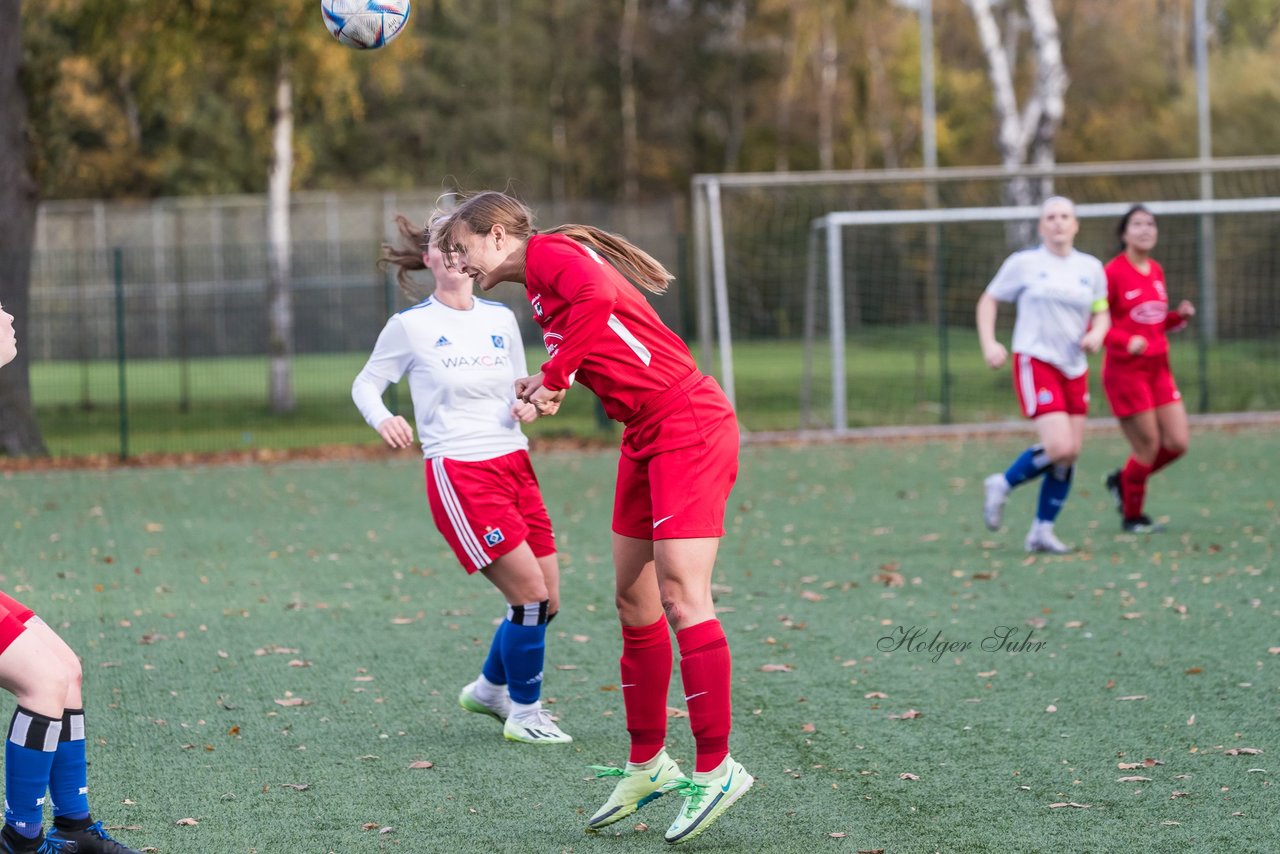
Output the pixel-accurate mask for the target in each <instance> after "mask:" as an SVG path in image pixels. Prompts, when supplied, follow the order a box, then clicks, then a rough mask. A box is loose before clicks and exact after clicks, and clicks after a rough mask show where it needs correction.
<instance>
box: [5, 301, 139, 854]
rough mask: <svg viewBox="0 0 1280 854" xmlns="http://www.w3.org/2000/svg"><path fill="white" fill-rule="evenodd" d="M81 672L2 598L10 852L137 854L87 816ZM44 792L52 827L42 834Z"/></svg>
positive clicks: (9, 350)
mask: <svg viewBox="0 0 1280 854" xmlns="http://www.w3.org/2000/svg"><path fill="white" fill-rule="evenodd" d="M17 355H18V342H17V337H16V336H15V335H14V331H13V315H11V314H9V313H8V312H6V311H5V310H4V309H3V308H0V366H3V365H7V364H9V362H11V361H13V359H14V357H15V356H17ZM82 678H83V672H82V671H81V668H80V659H79V658H78V657H77V656H76V654H75V652H74V651H73V650H72V649H71V647H69V646H68V645H67V642H66V641H64V640H63V639H62V638H61V637H60V636H59V635H58V633H57V632H55V631H54V630H53V629H52V628H50V627H49V624H48V623H46V622H45V621H44V620H41V619H40V618H39V617H37V616H36V615H35V612H34V611H32V610H31V609H30V608H28V607H27V606H25V605H23V604H22V603H21V602H19V601H17V600H16V599H14V598H12V597H10V596H9V595H7V594H6V593H4V592H0V687H3V688H4V689H5V690H6V691H8V692H9V693H11V694H13V696H14V698H15V699H16V700H17V701H18V708H17V709H16V710H15V711H14V713H13V717H12V718H11V719H10V720H9V732H8V738H7V739H6V740H5V745H4V828H3V829H2V830H0V852H6V854H28V852H30V854H58V852H68V854H71V852H79V854H139V852H137V851H135V850H134V849H132V848H129V847H127V846H124V845H121V844H120V843H119V842H117V841H116V840H114V839H112V838H111V836H110V834H108V833H107V831H106V830H104V829H103V827H102V822H100V821H94V820H93V818H92V816H90V814H89V783H88V767H89V766H88V760H87V758H86V755H85V727H84V724H85V714H84V698H83V695H82V693H81V687H82V686H81V682H82ZM46 793H47V794H48V795H49V798H50V800H51V801H52V803H53V827H52V828H51V829H50V830H49V833H48V834H45V832H44V802H45V795H46Z"/></svg>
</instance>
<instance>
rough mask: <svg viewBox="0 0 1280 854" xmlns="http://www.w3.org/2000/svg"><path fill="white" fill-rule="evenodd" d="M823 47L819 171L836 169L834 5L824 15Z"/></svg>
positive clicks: (837, 54)
mask: <svg viewBox="0 0 1280 854" xmlns="http://www.w3.org/2000/svg"><path fill="white" fill-rule="evenodd" d="M820 39H821V42H820V44H821V48H820V50H819V51H818V168H820V169H823V170H827V171H830V170H832V169H834V168H836V155H835V136H836V121H835V113H836V81H837V77H838V70H839V69H838V66H837V63H838V62H839V61H840V47H839V42H837V41H836V12H835V7H834V5H832V4H828V5H827V6H825V7H824V9H823V12H822V34H821V36H820Z"/></svg>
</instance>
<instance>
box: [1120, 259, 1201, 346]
mask: <svg viewBox="0 0 1280 854" xmlns="http://www.w3.org/2000/svg"><path fill="white" fill-rule="evenodd" d="M1106 273H1107V305H1108V306H1109V307H1110V310H1111V328H1110V329H1109V330H1107V339H1106V346H1107V351H1108V353H1109V354H1112V355H1116V356H1129V350H1128V347H1129V340H1130V339H1131V338H1133V336H1135V335H1141V336H1142V337H1143V338H1146V339H1147V349H1146V350H1144V351H1143V352H1142V355H1144V356H1160V355H1163V354H1165V353H1168V352H1169V339H1168V338H1166V337H1165V334H1164V333H1165V330H1168V329H1181V328H1182V327H1184V326H1186V325H1187V321H1186V320H1185V319H1184V318H1183V317H1182V315H1180V314H1178V313H1177V312H1176V311H1170V310H1169V294H1168V292H1167V291H1166V290H1165V286H1164V269H1163V268H1162V267H1161V266H1160V265H1159V264H1157V263H1156V262H1155V261H1154V260H1151V259H1148V261H1147V272H1146V273H1142V272H1140V271H1139V270H1138V269H1137V268H1136V267H1134V266H1133V264H1132V262H1130V261H1129V258H1128V256H1127V255H1125V254H1124V253H1123V252H1122V253H1120V254H1119V255H1117V256H1116V257H1114V258H1112V259H1111V261H1110V262H1108V263H1107V266H1106ZM1130 358H1132V357H1131V356H1130Z"/></svg>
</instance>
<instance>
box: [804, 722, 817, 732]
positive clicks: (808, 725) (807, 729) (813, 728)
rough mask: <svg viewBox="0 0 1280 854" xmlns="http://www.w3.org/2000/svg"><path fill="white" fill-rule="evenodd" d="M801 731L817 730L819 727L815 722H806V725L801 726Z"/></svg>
mask: <svg viewBox="0 0 1280 854" xmlns="http://www.w3.org/2000/svg"><path fill="white" fill-rule="evenodd" d="M800 731H801V732H817V731H818V728H817V727H816V726H814V725H813V724H805V725H804V726H802V727H800Z"/></svg>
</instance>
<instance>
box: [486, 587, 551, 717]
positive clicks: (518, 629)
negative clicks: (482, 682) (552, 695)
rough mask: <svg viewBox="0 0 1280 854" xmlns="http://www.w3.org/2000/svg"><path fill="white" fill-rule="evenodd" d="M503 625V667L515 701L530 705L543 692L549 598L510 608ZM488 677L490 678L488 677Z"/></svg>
mask: <svg viewBox="0 0 1280 854" xmlns="http://www.w3.org/2000/svg"><path fill="white" fill-rule="evenodd" d="M506 623H507V624H506V625H505V626H503V627H502V642H501V643H502V666H503V669H504V670H505V671H506V674H507V693H508V694H510V695H511V700H512V702H515V703H521V704H524V705H530V704H532V703H536V702H538V697H539V696H540V695H541V693H542V661H543V658H544V656H545V653H546V649H547V601H546V600H543V601H542V602H535V603H532V604H529V605H513V606H511V607H510V608H508V616H507V620H506ZM486 678H488V677H486Z"/></svg>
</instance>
